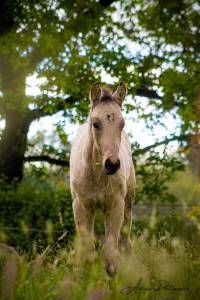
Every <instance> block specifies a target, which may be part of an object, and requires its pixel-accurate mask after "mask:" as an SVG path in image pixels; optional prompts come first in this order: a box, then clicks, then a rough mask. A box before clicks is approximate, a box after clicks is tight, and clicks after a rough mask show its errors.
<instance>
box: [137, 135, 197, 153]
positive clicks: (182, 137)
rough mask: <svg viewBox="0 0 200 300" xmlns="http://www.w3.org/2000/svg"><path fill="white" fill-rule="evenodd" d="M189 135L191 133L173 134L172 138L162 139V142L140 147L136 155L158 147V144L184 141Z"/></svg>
mask: <svg viewBox="0 0 200 300" xmlns="http://www.w3.org/2000/svg"><path fill="white" fill-rule="evenodd" d="M189 136H191V135H189V134H181V135H179V136H176V135H175V136H173V137H172V138H166V139H165V140H162V141H160V142H156V143H154V144H151V145H149V146H147V147H144V148H142V149H138V150H135V154H136V155H140V154H145V153H146V152H148V151H150V150H151V149H153V148H156V147H158V146H161V145H167V144H169V143H170V142H173V141H184V140H186V139H187V138H188V137H189Z"/></svg>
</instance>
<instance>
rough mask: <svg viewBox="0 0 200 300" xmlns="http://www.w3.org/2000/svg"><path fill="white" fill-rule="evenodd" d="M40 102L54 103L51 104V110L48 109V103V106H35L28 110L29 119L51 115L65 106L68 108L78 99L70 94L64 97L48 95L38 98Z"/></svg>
mask: <svg viewBox="0 0 200 300" xmlns="http://www.w3.org/2000/svg"><path fill="white" fill-rule="evenodd" d="M40 101H41V102H47V101H52V102H55V104H52V110H51V109H49V107H50V104H49V105H48V106H49V107H48V106H43V107H41V108H36V109H33V110H30V112H29V119H30V120H31V121H33V120H35V119H38V118H41V117H45V116H52V115H54V114H55V113H57V112H59V111H61V110H64V109H66V108H69V107H70V106H72V105H73V104H74V103H75V102H77V101H79V99H75V98H74V97H72V96H69V97H67V98H65V99H62V98H51V97H48V96H45V95H44V96H43V97H42V98H41V99H40Z"/></svg>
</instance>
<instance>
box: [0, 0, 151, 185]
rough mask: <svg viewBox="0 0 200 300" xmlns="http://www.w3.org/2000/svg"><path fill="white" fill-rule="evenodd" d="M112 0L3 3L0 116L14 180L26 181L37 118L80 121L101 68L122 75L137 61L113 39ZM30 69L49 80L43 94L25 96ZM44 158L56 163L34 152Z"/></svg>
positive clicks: (1, 170) (1, 144) (1, 168)
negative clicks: (33, 124) (62, 115)
mask: <svg viewBox="0 0 200 300" xmlns="http://www.w3.org/2000/svg"><path fill="white" fill-rule="evenodd" d="M112 2H113V1H103V0H101V1H99V3H97V2H95V1H88V2H87V5H85V4H83V3H82V2H81V1H67V2H66V1H62V0H60V1H44V0H41V1H39V2H38V1H27V0H24V1H15V2H14V3H13V2H12V1H3V2H2V4H1V5H2V12H3V18H2V19H1V23H2V24H1V25H2V27H1V32H0V34H1V39H0V91H1V94H2V96H1V98H0V114H1V117H2V118H3V119H4V120H5V129H4V130H3V132H2V136H1V141H0V162H1V164H0V174H1V176H4V177H5V178H6V179H7V181H8V182H12V181H13V180H14V179H17V180H18V181H19V180H21V178H22V175H23V164H24V161H25V151H26V149H27V134H28V130H29V127H30V124H31V122H33V121H34V120H35V119H38V118H41V117H44V116H47V115H53V114H55V113H57V112H58V111H63V112H64V113H65V114H66V115H69V114H70V111H72V110H73V111H75V114H76V117H77V118H78V117H80V116H81V117H84V116H85V115H86V114H87V112H88V101H87V95H88V91H89V87H90V84H91V83H92V82H93V81H94V80H95V79H99V78H100V74H101V72H102V69H103V68H106V69H109V68H110V66H111V65H113V66H114V69H115V73H116V75H117V76H118V77H119V78H120V77H121V76H122V75H123V72H124V71H123V72H122V73H121V69H122V68H123V70H126V68H127V67H128V66H129V65H130V64H132V62H131V61H130V60H129V59H128V58H127V57H125V56H124V53H123V50H124V48H123V47H120V46H119V45H118V43H117V40H116V39H113V30H115V31H116V32H117V23H116V22H115V21H114V20H113V18H112V16H111V13H112V12H113V11H115V9H114V8H113V7H112V6H110V4H111V3H112ZM116 38H117V39H118V38H119V39H120V36H118V35H116ZM125 73H126V71H125ZM31 74H37V76H38V77H39V78H40V77H43V78H45V83H44V84H43V85H42V87H41V89H42V93H41V95H40V96H38V97H30V96H29V97H28V96H27V95H26V93H25V88H26V79H27V76H29V75H31ZM123 77H125V76H124V75H123ZM126 77H127V75H126ZM132 77H133V76H132ZM129 80H131V78H129ZM140 93H142V94H145V93H146V94H147V96H148V97H152V96H153V97H154V96H155V95H156V93H155V92H154V91H149V90H148V89H147V88H143V87H140V88H138V94H140ZM151 93H152V94H151ZM40 159H41V161H43V160H46V161H48V162H52V163H55V162H56V161H55V159H51V158H49V157H47V156H44V155H43V156H41V157H38V156H37V157H35V160H37V161H38V160H40ZM26 160H31V161H33V160H34V157H31V158H26ZM57 163H59V162H57Z"/></svg>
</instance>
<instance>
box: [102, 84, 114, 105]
mask: <svg viewBox="0 0 200 300" xmlns="http://www.w3.org/2000/svg"><path fill="white" fill-rule="evenodd" d="M113 100H115V97H114V96H113V91H112V90H111V89H108V88H106V87H103V88H102V89H101V98H100V102H107V101H113Z"/></svg>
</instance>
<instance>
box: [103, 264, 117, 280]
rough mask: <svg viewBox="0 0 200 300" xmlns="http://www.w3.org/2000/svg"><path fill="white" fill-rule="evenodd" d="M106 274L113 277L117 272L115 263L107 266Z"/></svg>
mask: <svg viewBox="0 0 200 300" xmlns="http://www.w3.org/2000/svg"><path fill="white" fill-rule="evenodd" d="M106 272H107V273H108V275H110V276H111V277H113V276H114V275H115V274H116V272H117V266H116V265H115V264H114V263H111V264H107V265H106Z"/></svg>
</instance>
